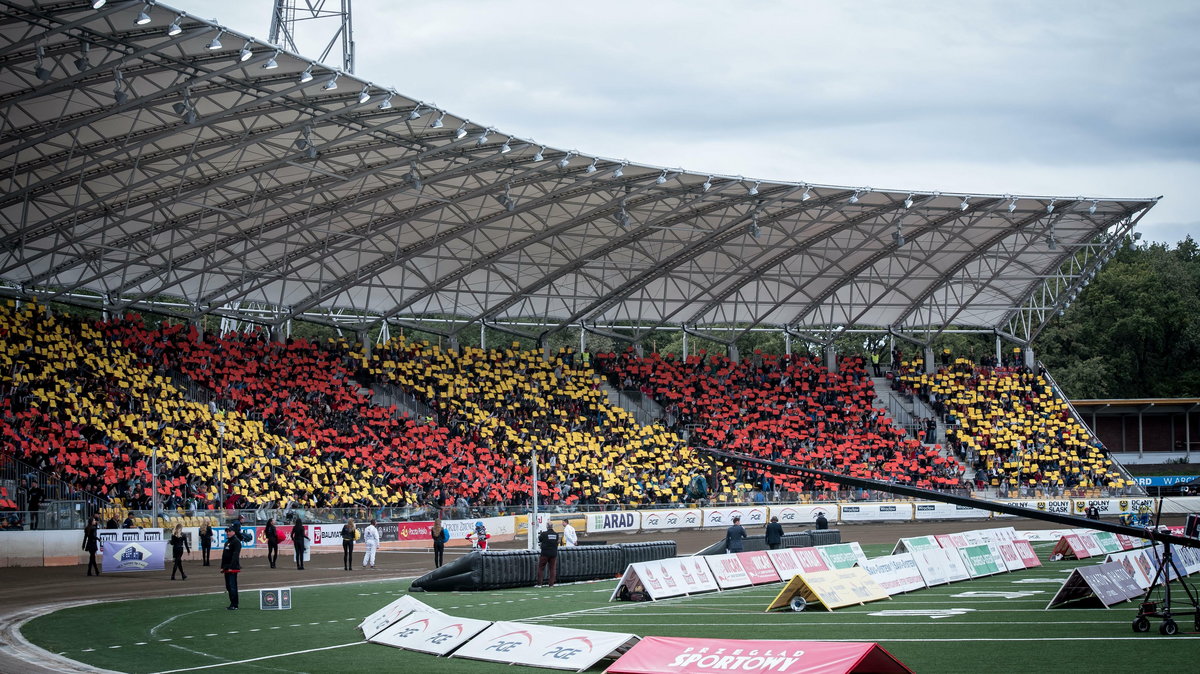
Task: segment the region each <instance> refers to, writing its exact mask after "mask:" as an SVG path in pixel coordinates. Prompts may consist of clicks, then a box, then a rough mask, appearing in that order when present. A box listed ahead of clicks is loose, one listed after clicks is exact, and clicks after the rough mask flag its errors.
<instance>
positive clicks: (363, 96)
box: [358, 84, 371, 105]
mask: <svg viewBox="0 0 1200 674" xmlns="http://www.w3.org/2000/svg"><path fill="white" fill-rule="evenodd" d="M370 88H371V87H370V86H369V85H366V84H364V85H363V88H362V91H360V92H358V103H359V105H362V104H363V103H366V102H367V101H369V100H371V92H370V91H368V90H369V89H370Z"/></svg>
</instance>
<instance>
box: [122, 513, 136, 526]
mask: <svg viewBox="0 0 1200 674" xmlns="http://www.w3.org/2000/svg"><path fill="white" fill-rule="evenodd" d="M121 528H122V529H132V528H133V514H132V513H127V514H126V515H125V521H124V522H121Z"/></svg>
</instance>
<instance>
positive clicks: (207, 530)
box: [199, 520, 213, 566]
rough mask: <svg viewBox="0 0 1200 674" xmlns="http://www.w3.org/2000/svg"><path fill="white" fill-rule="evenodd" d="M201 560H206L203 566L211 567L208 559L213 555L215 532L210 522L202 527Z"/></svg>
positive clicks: (200, 535) (205, 522)
mask: <svg viewBox="0 0 1200 674" xmlns="http://www.w3.org/2000/svg"><path fill="white" fill-rule="evenodd" d="M199 538H200V559H202V560H204V564H203V566H209V563H208V557H209V555H211V554H212V539H213V530H212V526H211V525H210V524H209V523H208V520H205V521H204V524H202V525H201V526H200V534H199Z"/></svg>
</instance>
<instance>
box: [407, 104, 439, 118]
mask: <svg viewBox="0 0 1200 674" xmlns="http://www.w3.org/2000/svg"><path fill="white" fill-rule="evenodd" d="M423 114H425V113H423V112H421V106H420V105H419V104H418V105H417V107H415V108H413V109H412V111H411V112H409V113H408V121H410V122H413V121H416V120H418V119H421V115H423ZM439 119H440V118H439Z"/></svg>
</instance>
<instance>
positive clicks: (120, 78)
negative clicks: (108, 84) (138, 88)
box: [113, 68, 129, 105]
mask: <svg viewBox="0 0 1200 674" xmlns="http://www.w3.org/2000/svg"><path fill="white" fill-rule="evenodd" d="M113 99H115V100H116V101H117V105H121V104H123V103H125V102H126V101H128V100H129V94H128V93H126V92H125V76H124V75H122V74H121V69H120V68H113Z"/></svg>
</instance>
